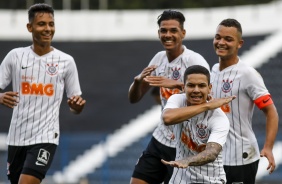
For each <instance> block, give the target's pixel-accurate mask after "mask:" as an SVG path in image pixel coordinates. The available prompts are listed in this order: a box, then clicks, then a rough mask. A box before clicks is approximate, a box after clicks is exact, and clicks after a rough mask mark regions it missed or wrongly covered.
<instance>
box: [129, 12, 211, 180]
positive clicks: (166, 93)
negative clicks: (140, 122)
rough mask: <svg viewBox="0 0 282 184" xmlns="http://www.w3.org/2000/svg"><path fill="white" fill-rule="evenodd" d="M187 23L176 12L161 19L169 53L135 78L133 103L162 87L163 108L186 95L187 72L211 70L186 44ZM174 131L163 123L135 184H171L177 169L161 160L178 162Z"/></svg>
mask: <svg viewBox="0 0 282 184" xmlns="http://www.w3.org/2000/svg"><path fill="white" fill-rule="evenodd" d="M184 21H185V17H184V15H183V14H182V13H181V12H179V11H175V10H165V11H163V13H162V14H161V15H160V16H159V17H158V21H157V23H158V26H159V29H158V36H159V39H160V41H161V43H162V45H163V47H164V49H165V51H160V52H158V53H157V54H156V55H155V56H154V57H153V58H152V60H151V62H150V63H149V65H148V67H146V68H144V69H143V71H142V72H141V73H140V74H139V75H137V76H136V77H135V78H134V81H133V83H132V84H131V86H130V88H129V94H128V96H129V101H130V102H131V103H137V102H138V101H140V100H141V99H142V97H143V96H144V94H145V93H146V92H147V91H148V90H149V88H150V87H151V86H158V87H160V98H161V103H162V108H163V107H164V105H165V104H166V101H167V99H168V98H169V97H170V96H171V95H172V94H176V93H180V92H181V91H182V89H183V74H184V71H185V69H186V68H188V67H189V66H192V65H196V64H197V65H202V66H204V67H206V68H207V69H208V70H209V65H208V63H207V62H206V60H205V59H204V58H203V57H202V56H201V55H200V54H198V53H196V52H194V51H192V50H189V49H187V48H186V47H185V46H184V45H183V44H182V40H183V39H184V37H185V34H186V30H185V29H184ZM172 128H173V127H172V126H165V125H164V124H163V123H159V125H158V127H157V128H156V129H155V131H154V133H153V137H152V139H151V141H150V143H149V144H148V146H147V148H146V150H145V151H144V152H143V154H142V155H141V157H140V158H139V161H138V163H137V164H136V166H135V169H134V171H133V174H132V177H131V184H146V183H155V184H156V183H162V182H163V181H165V183H168V182H169V178H170V176H171V174H172V172H173V169H172V167H169V166H166V165H164V164H162V162H161V159H165V160H174V158H175V145H176V141H175V138H174V135H173V133H172Z"/></svg>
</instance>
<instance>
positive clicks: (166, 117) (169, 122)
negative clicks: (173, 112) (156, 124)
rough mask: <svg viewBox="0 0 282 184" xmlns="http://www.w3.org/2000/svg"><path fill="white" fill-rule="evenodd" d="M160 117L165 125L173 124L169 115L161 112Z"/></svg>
mask: <svg viewBox="0 0 282 184" xmlns="http://www.w3.org/2000/svg"><path fill="white" fill-rule="evenodd" d="M162 119H163V123H164V124H165V125H166V126H168V125H172V124H174V123H173V121H172V119H171V118H170V117H169V116H167V115H165V114H163V116H162Z"/></svg>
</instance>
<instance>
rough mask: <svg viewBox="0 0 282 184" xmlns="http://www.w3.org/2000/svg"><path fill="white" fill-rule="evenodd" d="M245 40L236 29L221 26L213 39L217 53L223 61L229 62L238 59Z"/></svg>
mask: <svg viewBox="0 0 282 184" xmlns="http://www.w3.org/2000/svg"><path fill="white" fill-rule="evenodd" d="M242 45H243V40H242V39H241V36H240V35H239V32H238V31H237V28H235V27H225V26H222V25H219V26H218V27H217V29H216V34H215V36H214V39H213V46H214V50H215V53H216V54H217V55H218V56H219V57H220V58H221V59H222V60H228V59H231V58H234V57H237V55H238V50H239V49H240V48H241V47H242Z"/></svg>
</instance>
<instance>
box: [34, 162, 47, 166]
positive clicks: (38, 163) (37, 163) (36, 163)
mask: <svg viewBox="0 0 282 184" xmlns="http://www.w3.org/2000/svg"><path fill="white" fill-rule="evenodd" d="M35 165H40V166H45V164H42V163H40V162H38V161H36V162H35Z"/></svg>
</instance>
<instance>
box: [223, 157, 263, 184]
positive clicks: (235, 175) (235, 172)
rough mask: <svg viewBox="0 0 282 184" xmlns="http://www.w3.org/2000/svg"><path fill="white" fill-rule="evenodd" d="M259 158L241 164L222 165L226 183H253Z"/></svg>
mask: <svg viewBox="0 0 282 184" xmlns="http://www.w3.org/2000/svg"><path fill="white" fill-rule="evenodd" d="M258 163H259V160H257V161H255V162H253V163H250V164H247V165H242V166H224V171H225V173H226V179H227V184H232V183H238V184H255V180H256V174H257V170H258Z"/></svg>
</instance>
